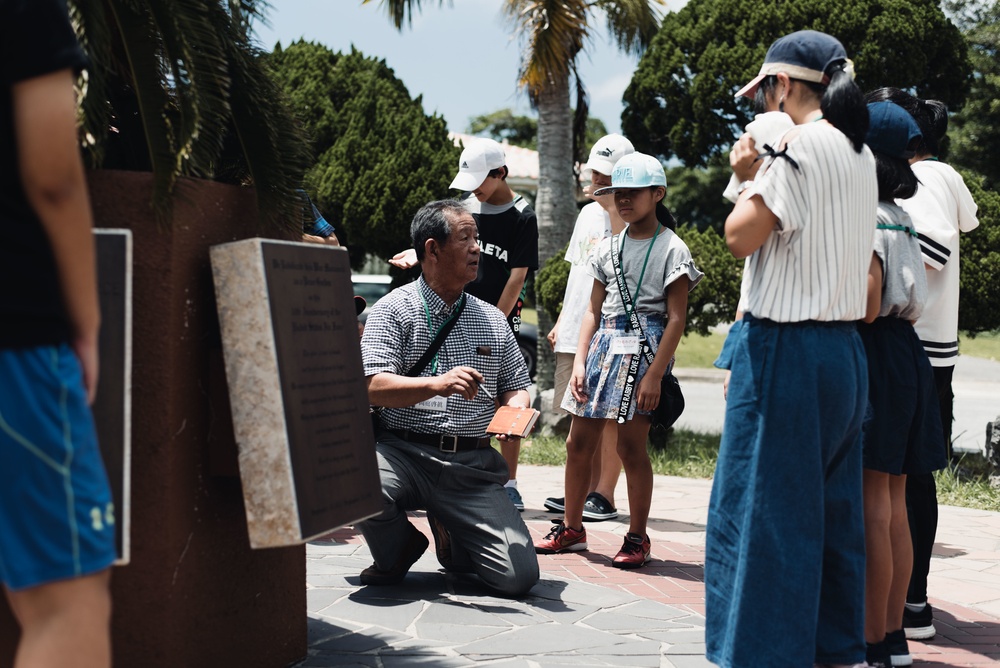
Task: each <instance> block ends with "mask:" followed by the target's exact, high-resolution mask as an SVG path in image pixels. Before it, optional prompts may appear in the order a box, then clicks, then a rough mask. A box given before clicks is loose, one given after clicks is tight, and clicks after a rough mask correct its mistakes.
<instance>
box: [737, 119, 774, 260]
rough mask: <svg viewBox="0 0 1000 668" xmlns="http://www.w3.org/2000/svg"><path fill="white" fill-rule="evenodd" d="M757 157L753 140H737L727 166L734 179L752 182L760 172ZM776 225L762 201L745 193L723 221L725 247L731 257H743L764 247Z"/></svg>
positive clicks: (744, 138)
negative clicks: (724, 226) (724, 223)
mask: <svg viewBox="0 0 1000 668" xmlns="http://www.w3.org/2000/svg"><path fill="white" fill-rule="evenodd" d="M758 155H759V154H758V153H757V149H756V148H754V142H753V138H752V137H751V136H750V135H749V134H744V135H743V136H742V137H740V139H739V141H738V142H736V144H735V145H734V146H733V151H732V153H730V154H729V164H730V166H731V167H732V168H733V173H734V174H736V178H738V179H739V180H741V181H748V180H751V179H754V178H756V176H757V172H758V171H759V170H760V162H759V161H758V160H757V157H758ZM777 222H778V218H777V216H775V215H774V214H773V213H771V210H770V209H768V208H767V206H766V205H765V204H764V200H763V199H762V198H760V197H758V196H751V195H750V192H749V191H745V192H743V193H742V194H740V196H739V198H738V199H737V200H736V205H735V206H734V207H733V210H732V212H730V214H729V217H728V218H726V245H727V246H729V250H730V252H732V254H733V256H735V257H737V258H744V257H747V256H748V255H750V254H752V253H753V252H754V251H755V250H757V249H758V248H760V247H761V246H763V245H764V242H765V241H766V240H767V237H768V235H769V234H771V231H772V230H773V229H774V226H775V225H776V224H777Z"/></svg>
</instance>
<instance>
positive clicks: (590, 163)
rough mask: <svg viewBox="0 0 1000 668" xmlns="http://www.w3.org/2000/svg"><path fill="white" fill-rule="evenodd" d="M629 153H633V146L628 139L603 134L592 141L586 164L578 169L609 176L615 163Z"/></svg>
mask: <svg viewBox="0 0 1000 668" xmlns="http://www.w3.org/2000/svg"><path fill="white" fill-rule="evenodd" d="M631 153H635V147H634V146H632V142H630V141H629V140H628V139H626V138H625V137H623V136H621V135H616V134H611V135H604V136H603V137H601V138H600V139H598V140H597V141H596V142H595V143H594V147H593V148H592V149H590V157H589V158H587V164H585V165H584V166H583V168H582V169H581V170H580V171H581V172H583V173H586V172H587V171H588V170H590V171H595V172H599V173H601V174H604V175H605V176H610V175H611V172H612V171H613V170H614V168H615V163H616V162H618V161H619V160H620V159H621V158H622V156H626V155H629V154H631Z"/></svg>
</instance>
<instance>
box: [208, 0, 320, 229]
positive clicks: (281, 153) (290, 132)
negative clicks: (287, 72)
mask: <svg viewBox="0 0 1000 668" xmlns="http://www.w3.org/2000/svg"><path fill="white" fill-rule="evenodd" d="M215 20H216V29H217V30H218V31H219V32H220V35H221V36H222V37H223V39H222V42H223V43H224V44H225V45H226V48H227V51H228V54H227V57H228V63H229V67H228V72H229V77H230V79H231V81H232V85H231V87H230V107H231V110H232V113H231V120H232V130H233V132H234V134H235V135H236V138H237V140H238V142H239V145H240V147H241V154H242V156H243V158H244V160H245V164H246V169H247V172H248V175H249V180H250V183H251V184H252V185H253V186H254V188H255V189H256V191H257V205H258V211H259V212H260V222H261V225H262V227H263V228H265V229H285V230H289V231H292V232H296V231H297V232H298V233H301V232H302V211H301V207H302V199H301V196H300V194H299V190H300V189H301V188H302V179H303V176H304V174H305V170H306V168H307V167H308V164H309V158H310V155H309V145H308V143H307V141H306V139H305V133H304V131H303V129H302V128H301V126H300V124H299V123H298V121H297V120H296V119H295V117H294V115H293V113H292V112H291V110H290V108H289V107H288V105H287V103H286V101H285V96H284V93H283V92H282V90H281V89H280V87H279V86H278V85H277V83H276V82H275V81H274V79H273V78H272V77H271V75H270V73H269V72H267V71H266V68H265V67H264V63H263V61H262V59H261V58H260V53H259V52H258V51H257V50H256V49H255V47H254V46H253V45H252V44H250V43H249V42H248V41H246V37H247V36H246V35H244V34H241V29H240V28H239V26H238V25H236V24H234V23H233V22H231V21H226V20H225V17H219V16H216V17H215Z"/></svg>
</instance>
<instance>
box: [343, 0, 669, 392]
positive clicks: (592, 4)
mask: <svg viewBox="0 0 1000 668" xmlns="http://www.w3.org/2000/svg"><path fill="white" fill-rule="evenodd" d="M373 1H374V0H362V4H368V3H371V2H373ZM378 1H379V5H380V6H381V7H383V8H384V9H385V10H386V12H387V13H388V15H389V18H390V20H391V21H392V22H393V24H394V25H395V26H396V28H397V29H402V26H403V23H404V22H410V21H412V19H413V13H414V11H415V10H416V11H419V10H420V5H421V2H422V0H378ZM439 4H442V5H443V4H444V0H439ZM657 5H663V0H503V12H504V15H505V16H506V17H507V18H508V20H509V21H510V23H511V26H512V27H513V30H514V32H515V33H516V34H517V35H518V36H519V37H520V39H521V42H522V50H521V72H520V78H519V81H518V84H519V85H520V86H521V87H522V88H523V89H524V90H525V91H526V92H527V93H528V97H529V99H530V100H531V103H532V106H534V107H535V109H536V110H537V111H538V196H537V198H536V200H535V213H536V215H537V216H538V235H539V238H538V254H539V258H538V259H539V261H540V262H541V263H544V262H545V260H547V259H548V258H550V257H552V256H553V255H555V254H556V253H558V252H559V251H560V250H561V249H562V248H563V246H565V245H566V243H567V242H568V241H569V237H570V235H571V234H572V232H573V224H574V222H575V221H576V214H577V208H576V198H575V194H576V178H575V174H574V172H573V164H574V150H573V138H574V130H576V133H577V135H578V136H582V133H583V128H584V126H585V123H586V115H587V101H586V91H585V89H584V87H583V84H582V82H581V81H580V77H579V75H578V72H577V69H576V63H577V58H578V57H579V55H580V53H581V52H583V51H584V49H585V48H586V45H587V39H588V37H589V35H590V30H591V29H592V26H593V25H595V22H596V21H597V20H598V18H599V17H600V14H602V13H603V15H604V18H605V20H606V22H607V26H608V30H609V32H610V33H611V35H612V36H613V37H614V39H615V41H616V42H617V44H618V46H619V47H620V48H622V49H623V50H625V51H626V52H630V53H635V54H639V53H641V52H642V51H643V49H645V47H646V45H647V44H649V42H650V40H651V39H652V38H653V35H654V34H655V33H656V30H657V28H658V26H659V18H658V15H657V11H656V6H657ZM571 80H573V81H575V87H574V88H575V90H574V91H572V92H575V96H576V113H577V118H576V121H575V122H574V119H573V111H572V107H571V104H570V97H571V85H570V83H571ZM538 321H539V322H538V330H539V332H541V333H545V332H548V331H549V329H550V328H551V326H552V323H551V320H550V319H549V317H548V314H546V313H545V312H544V309H539V311H538ZM539 340H540V341H544V337H542V336H540V337H539ZM539 360H540V365H541V366H540V369H541V370H540V373H539V374H538V377H539V379H540V380H541V384H543V385H545V384H546V383H547V382H549V381H550V379H551V376H552V368H551V365H552V357H551V351H550V350H549V347H548V345H547V344H544V343H543V344H541V345H539Z"/></svg>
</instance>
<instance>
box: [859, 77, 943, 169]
mask: <svg viewBox="0 0 1000 668" xmlns="http://www.w3.org/2000/svg"><path fill="white" fill-rule="evenodd" d="M865 100H866V101H867V102H882V101H883V100H888V101H889V102H893V103H895V104H898V105H899V106H901V107H902V108H903V109H905V110H906V112H907V113H908V114H909V115H910V116H912V117H913V120H915V121H916V122H917V126H918V127H919V128H920V134H921V138H920V143H919V144H917V155H937V154H938V153H940V151H941V139H942V138H943V137H944V136H945V133H947V132H948V107H946V106H945V104H944V102H941V101H940V100H921V99H920V98H919V97H915V96H913V95H910V94H909V93H907V92H906V91H904V90H900V89H899V88H893V87H891V86H886V87H883V88H877V89H875V90H873V91H872V92H870V93H868V95H866V96H865Z"/></svg>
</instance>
